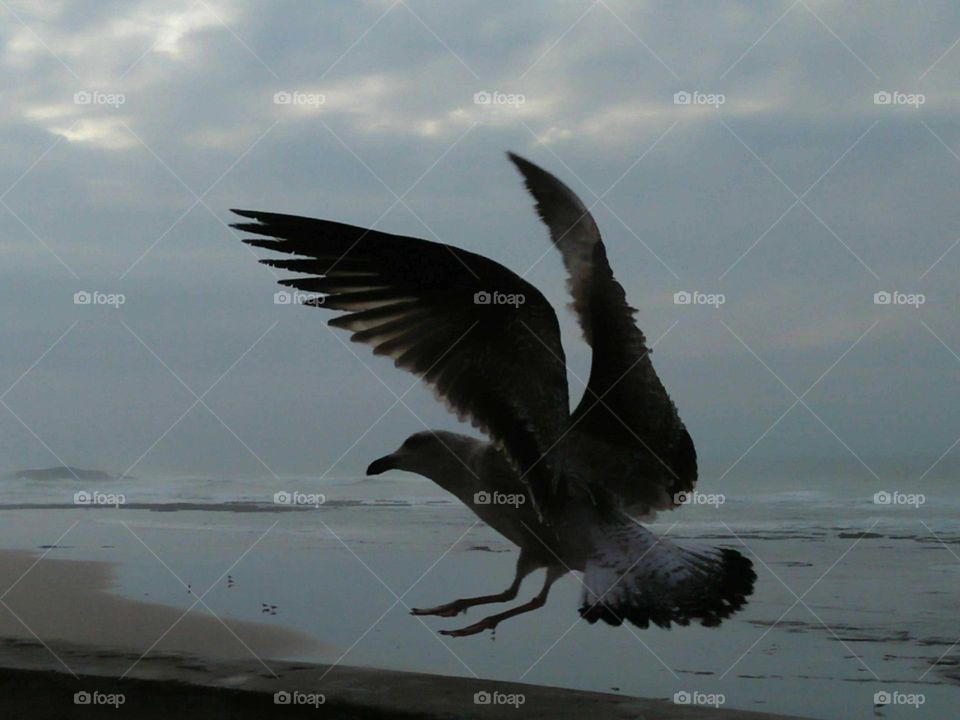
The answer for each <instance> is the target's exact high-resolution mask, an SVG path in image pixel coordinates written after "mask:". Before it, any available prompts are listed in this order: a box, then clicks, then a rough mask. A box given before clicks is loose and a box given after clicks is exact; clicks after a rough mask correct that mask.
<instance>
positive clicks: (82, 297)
mask: <svg viewBox="0 0 960 720" xmlns="http://www.w3.org/2000/svg"><path fill="white" fill-rule="evenodd" d="M91 302H93V296H92V295H91V294H90V293H88V292H87V291H86V290H78V291H77V292H75V293H74V294H73V304H74V305H89V304H90V303H91Z"/></svg>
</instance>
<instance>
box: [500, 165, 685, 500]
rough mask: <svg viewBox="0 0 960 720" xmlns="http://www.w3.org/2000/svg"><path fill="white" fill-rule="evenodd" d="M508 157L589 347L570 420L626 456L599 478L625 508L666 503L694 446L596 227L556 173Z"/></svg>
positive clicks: (680, 485) (681, 487)
mask: <svg viewBox="0 0 960 720" xmlns="http://www.w3.org/2000/svg"><path fill="white" fill-rule="evenodd" d="M509 157H510V159H511V160H512V161H513V163H514V164H515V165H516V166H517V168H518V169H519V170H520V172H521V174H522V175H523V178H524V181H525V183H526V186H527V190H529V191H530V193H531V195H533V197H534V199H535V200H536V209H537V213H538V214H539V215H540V218H541V219H542V220H543V222H544V223H545V224H546V225H547V227H548V228H549V230H550V238H551V240H552V241H553V243H554V245H555V246H556V247H557V249H558V250H559V251H560V253H561V255H562V256H563V264H564V266H565V267H566V270H567V273H568V276H569V281H568V286H569V289H570V293H571V295H572V296H573V305H572V307H573V310H574V311H575V312H576V314H577V319H578V320H579V322H580V327H581V328H582V330H583V335H584V338H585V339H586V341H587V342H588V343H589V344H590V346H591V347H592V348H593V361H592V365H591V368H590V380H589V382H588V384H587V389H586V392H585V393H584V396H583V399H582V400H581V401H580V404H579V406H578V407H577V409H576V410H575V411H574V414H573V422H574V423H576V426H577V429H578V431H581V432H584V433H587V434H589V435H590V436H591V437H592V438H593V439H594V440H595V441H596V443H597V445H598V446H600V447H608V446H612V447H611V450H614V451H616V452H623V451H624V450H625V451H626V453H625V454H626V457H629V458H630V461H628V463H627V464H626V465H625V466H623V467H622V468H621V469H620V470H619V471H618V472H615V473H612V474H609V475H607V476H606V477H605V478H604V482H605V483H606V484H607V486H608V487H609V489H611V490H613V491H614V492H615V493H616V494H617V495H619V496H620V497H621V498H623V499H624V501H625V502H626V504H627V505H628V506H630V505H637V506H638V509H655V508H665V507H672V506H673V505H674V504H675V503H674V498H675V496H676V494H677V493H681V492H684V491H687V490H690V489H692V488H693V485H694V483H695V482H696V479H697V456H696V450H695V449H694V446H693V441H692V440H691V438H690V435H689V434H688V433H687V430H686V428H685V427H684V425H683V422H682V421H681V420H680V416H679V414H678V413H677V408H676V406H675V405H674V404H673V402H672V401H671V400H670V396H669V395H668V394H667V391H666V390H665V389H664V387H663V384H662V383H661V382H660V378H658V377H657V373H656V371H655V370H654V368H653V363H652V362H651V360H650V349H649V348H648V347H647V341H646V338H645V337H644V335H643V333H642V332H641V331H640V329H639V328H638V327H637V325H636V322H635V319H634V316H635V314H636V310H634V309H633V308H632V307H630V305H628V304H627V300H626V295H625V294H624V291H623V287H622V286H621V285H620V283H618V282H617V281H616V280H615V279H614V277H613V271H612V270H611V269H610V264H609V262H607V253H606V248H605V247H604V245H603V241H602V240H601V238H600V231H599V230H598V229H597V224H596V222H595V221H594V219H593V217H592V216H591V215H590V212H589V210H588V209H587V208H586V207H585V206H584V204H583V203H582V202H581V200H580V198H578V197H577V196H576V195H575V194H574V192H573V191H572V190H571V189H570V188H568V187H567V186H566V185H564V184H563V183H562V182H560V181H559V180H557V178H555V177H554V176H553V175H551V174H550V173H548V172H546V171H544V170H542V169H540V168H539V167H537V166H536V165H534V164H533V163H531V162H529V161H527V160H524V159H523V158H521V157H519V156H517V155H514V154H512V153H510V154H509Z"/></svg>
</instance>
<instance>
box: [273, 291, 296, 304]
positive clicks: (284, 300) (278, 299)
mask: <svg viewBox="0 0 960 720" xmlns="http://www.w3.org/2000/svg"><path fill="white" fill-rule="evenodd" d="M292 301H293V295H292V294H291V293H289V292H287V291H286V290H277V291H276V292H275V293H274V294H273V304H274V305H289V304H290V303H291V302H292Z"/></svg>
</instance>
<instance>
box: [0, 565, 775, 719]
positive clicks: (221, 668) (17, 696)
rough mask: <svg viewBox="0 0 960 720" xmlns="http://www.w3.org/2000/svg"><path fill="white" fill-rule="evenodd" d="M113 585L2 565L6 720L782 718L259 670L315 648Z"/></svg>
mask: <svg viewBox="0 0 960 720" xmlns="http://www.w3.org/2000/svg"><path fill="white" fill-rule="evenodd" d="M111 583H112V570H111V566H110V564H109V563H104V562H96V561H67V560H59V559H52V558H49V557H43V556H42V555H41V554H40V553H29V552H20V551H0V584H2V586H3V587H5V588H9V590H7V591H6V594H5V595H4V596H3V600H2V607H0V697H2V698H3V702H2V712H0V715H2V717H4V718H7V717H9V718H32V719H43V718H72V717H103V716H105V714H106V713H112V712H117V711H119V712H122V713H123V715H125V716H127V717H131V716H132V717H137V718H138V719H143V718H168V717H171V716H174V715H175V716H177V717H178V718H180V719H181V720H188V719H189V718H201V717H202V718H205V719H206V718H210V717H218V718H260V717H265V716H268V715H272V714H277V713H280V714H282V716H284V717H301V716H304V717H306V716H310V717H318V715H317V714H316V713H317V711H318V709H320V710H321V711H322V712H323V713H324V717H328V718H331V717H332V718H413V717H419V718H472V717H477V718H500V717H503V718H507V717H509V718H517V717H524V718H557V719H560V720H562V719H563V718H573V717H576V718H581V717H597V718H624V719H626V718H650V719H651V720H660V719H662V720H670V719H674V718H676V719H678V720H682V719H688V720H703V719H705V718H723V719H726V720H737V719H739V718H743V719H744V720H764V719H767V720H771V719H773V718H779V719H780V720H782V719H783V718H784V717H785V716H774V715H768V714H759V713H751V712H744V711H739V710H716V709H710V708H698V707H692V706H683V705H676V704H673V703H670V702H666V701H664V700H647V699H640V698H631V697H625V696H622V695H612V694H605V693H594V692H584V691H578V690H568V689H560V688H550V687H543V686H536V685H525V684H520V683H508V682H499V681H488V680H479V679H472V678H462V677H461V678H458V677H447V676H441V675H432V674H427V673H406V672H396V671H390V670H380V669H372V668H359V667H351V666H347V665H323V664H314V663H303V662H285V661H279V660H273V659H270V662H269V665H267V664H266V663H264V662H263V661H262V660H261V658H272V657H273V656H275V655H278V654H283V655H289V654H290V653H291V652H302V651H322V648H321V647H320V644H319V643H318V642H317V641H316V640H314V639H312V638H310V637H308V636H306V635H304V634H301V633H297V632H294V631H291V630H289V629H285V628H280V627H277V626H275V625H267V624H261V623H256V622H250V621H243V622H241V621H235V620H230V621H223V622H221V621H220V620H218V619H217V618H216V617H213V616H212V615H210V614H205V613H204V612H202V611H201V610H200V609H198V608H195V609H194V611H191V612H190V613H187V614H184V613H183V611H182V610H179V609H176V608H171V607H168V606H165V605H161V604H158V603H147V602H137V601H132V600H128V599H124V598H121V597H118V596H115V595H113V594H112V593H111V592H110V587H111ZM171 628H172V629H171ZM241 638H242V640H241ZM148 648H149V652H145V650H146V649H148ZM278 693H280V695H279V696H278V695H277V694H278ZM278 697H279V699H281V700H283V699H285V698H286V699H289V701H290V702H289V703H279V704H278V703H277V699H278ZM484 698H489V699H490V702H489V703H483V702H482V700H483V699H484ZM478 699H479V700H480V702H477V700H478ZM518 711H519V712H518ZM111 716H112V715H111ZM117 716H118V717H119V714H118V715H117Z"/></svg>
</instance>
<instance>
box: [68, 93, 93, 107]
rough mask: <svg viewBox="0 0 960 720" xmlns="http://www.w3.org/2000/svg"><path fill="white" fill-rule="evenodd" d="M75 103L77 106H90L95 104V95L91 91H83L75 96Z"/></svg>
mask: <svg viewBox="0 0 960 720" xmlns="http://www.w3.org/2000/svg"><path fill="white" fill-rule="evenodd" d="M73 102H74V104H76V105H89V104H90V103H92V102H93V94H92V93H91V92H90V91H89V90H81V91H80V92H75V93H74V94H73Z"/></svg>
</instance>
